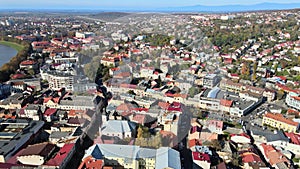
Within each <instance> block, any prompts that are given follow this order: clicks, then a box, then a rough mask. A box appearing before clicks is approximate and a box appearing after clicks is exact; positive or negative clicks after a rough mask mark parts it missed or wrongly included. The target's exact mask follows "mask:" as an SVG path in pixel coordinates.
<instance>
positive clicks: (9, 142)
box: [0, 119, 44, 163]
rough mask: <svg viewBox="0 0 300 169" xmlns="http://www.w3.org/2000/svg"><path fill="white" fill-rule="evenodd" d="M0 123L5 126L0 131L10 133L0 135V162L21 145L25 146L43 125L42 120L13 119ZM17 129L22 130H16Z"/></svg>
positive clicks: (16, 150) (5, 160)
mask: <svg viewBox="0 0 300 169" xmlns="http://www.w3.org/2000/svg"><path fill="white" fill-rule="evenodd" d="M0 125H1V126H6V128H3V129H2V132H3V130H6V132H8V133H10V134H9V135H6V136H5V135H3V136H0V141H1V143H0V144H1V145H0V147H1V149H0V154H1V155H0V162H1V163H5V162H7V160H9V159H10V158H11V157H12V156H13V155H14V154H16V153H17V152H18V151H19V150H20V149H21V148H22V147H26V146H27V145H28V144H29V142H30V141H32V139H34V137H37V136H38V134H39V133H40V131H41V130H42V127H43V126H44V122H43V121H27V120H20V119H18V120H14V121H9V120H6V121H2V122H1V123H0ZM19 130H22V131H21V132H18V131H19ZM23 131H24V132H23ZM4 136H5V137H4ZM8 136H9V137H8Z"/></svg>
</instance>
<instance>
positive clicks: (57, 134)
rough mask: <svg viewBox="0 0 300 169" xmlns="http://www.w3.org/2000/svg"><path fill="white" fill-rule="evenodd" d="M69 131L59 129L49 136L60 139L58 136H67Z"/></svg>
mask: <svg viewBox="0 0 300 169" xmlns="http://www.w3.org/2000/svg"><path fill="white" fill-rule="evenodd" d="M69 135H70V133H69V132H61V131H54V132H52V133H51V134H50V136H49V138H52V139H56V138H57V139H60V138H63V137H67V136H69Z"/></svg>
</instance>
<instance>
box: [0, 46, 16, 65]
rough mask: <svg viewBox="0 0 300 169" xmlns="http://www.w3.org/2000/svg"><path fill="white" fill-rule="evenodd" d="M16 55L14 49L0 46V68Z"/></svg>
mask: <svg viewBox="0 0 300 169" xmlns="http://www.w3.org/2000/svg"><path fill="white" fill-rule="evenodd" d="M17 53H18V51H17V50H15V49H14V48H11V47H8V46H4V45H0V67H1V66H2V65H4V64H5V63H8V62H9V60H10V59H11V58H12V57H14V56H16V55H17Z"/></svg>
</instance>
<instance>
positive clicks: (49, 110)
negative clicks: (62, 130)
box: [44, 108, 57, 116]
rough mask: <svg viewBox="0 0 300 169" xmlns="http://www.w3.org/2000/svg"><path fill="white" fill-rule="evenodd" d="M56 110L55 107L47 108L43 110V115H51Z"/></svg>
mask: <svg viewBox="0 0 300 169" xmlns="http://www.w3.org/2000/svg"><path fill="white" fill-rule="evenodd" d="M56 111H57V109H55V108H49V109H47V110H46V111H45V113H44V115H45V116H51V115H53V114H54V113H56Z"/></svg>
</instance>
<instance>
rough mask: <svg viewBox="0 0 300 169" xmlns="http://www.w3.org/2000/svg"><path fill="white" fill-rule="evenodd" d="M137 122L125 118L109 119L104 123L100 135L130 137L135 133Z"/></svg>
mask: <svg viewBox="0 0 300 169" xmlns="http://www.w3.org/2000/svg"><path fill="white" fill-rule="evenodd" d="M135 128H136V124H135V123H133V122H129V121H124V120H109V121H106V122H104V123H103V125H102V127H101V130H100V131H99V133H101V134H100V135H102V136H103V135H104V136H110V137H119V138H120V139H124V138H130V137H132V136H133V134H134V133H135Z"/></svg>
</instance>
